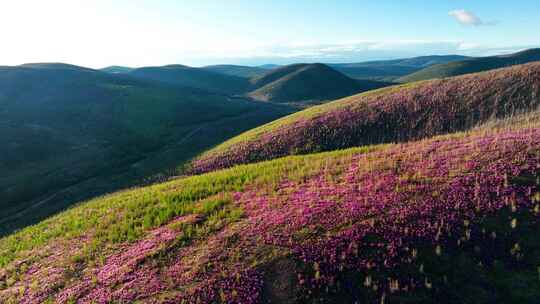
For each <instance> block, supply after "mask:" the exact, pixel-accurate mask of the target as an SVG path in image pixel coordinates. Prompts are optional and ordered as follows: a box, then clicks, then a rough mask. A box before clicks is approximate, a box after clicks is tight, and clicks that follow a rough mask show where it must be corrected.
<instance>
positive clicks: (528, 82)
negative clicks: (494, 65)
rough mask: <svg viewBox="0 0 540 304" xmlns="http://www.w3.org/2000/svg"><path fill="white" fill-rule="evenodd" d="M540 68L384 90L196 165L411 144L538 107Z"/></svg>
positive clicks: (324, 108)
mask: <svg viewBox="0 0 540 304" xmlns="http://www.w3.org/2000/svg"><path fill="white" fill-rule="evenodd" d="M539 105H540V64H539V63H531V64H526V65H521V66H516V67H511V68H506V69H499V70H494V71H490V72H484V73H478V74H471V75H466V76H460V77H455V78H449V79H443V80H433V81H426V82H420V83H413V84H408V85H404V86H397V87H390V88H384V89H380V90H376V91H371V92H367V93H363V94H359V95H355V96H352V97H347V98H345V99H341V100H338V101H335V102H332V103H329V104H324V105H321V106H317V107H313V108H310V109H307V110H305V111H302V112H299V113H295V114H292V115H290V116H288V117H285V118H282V119H279V120H277V121H274V122H272V123H270V124H267V125H264V126H262V127H259V128H256V129H253V130H251V131H248V132H246V133H244V134H242V135H240V136H238V137H236V138H233V139H231V140H229V141H227V142H225V143H224V144H222V145H220V146H218V147H216V148H215V149H213V150H210V151H208V152H207V153H205V154H203V155H202V156H200V157H199V158H197V159H195V160H194V161H193V163H192V167H191V169H190V173H194V174H199V173H204V172H211V171H214V170H217V169H222V168H227V167H231V166H234V165H238V164H246V163H252V162H257V161H262V160H269V159H274V158H278V157H282V156H286V155H294V154H306V153H313V152H320V151H330V150H335V149H343V148H348V147H354V146H362V145H369V144H379V143H389V142H404V141H408V140H417V139H421V138H428V137H431V136H434V135H439V134H446V133H452V132H456V131H463V130H468V129H471V128H473V127H475V126H477V125H479V124H482V123H485V122H486V121H489V120H492V119H500V118H504V117H511V116H513V115H516V114H520V113H524V112H529V111H533V110H536V109H538V106H539Z"/></svg>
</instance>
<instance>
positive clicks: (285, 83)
mask: <svg viewBox="0 0 540 304" xmlns="http://www.w3.org/2000/svg"><path fill="white" fill-rule="evenodd" d="M251 83H252V86H254V87H257V89H256V90H254V91H252V92H250V93H249V94H248V95H249V96H250V97H251V98H253V99H256V100H261V101H273V102H298V101H306V100H329V99H335V98H339V97H344V96H349V95H352V94H355V93H358V92H362V91H367V90H371V89H376V88H380V87H383V86H387V85H388V84H387V83H383V82H375V81H369V80H364V81H357V80H354V79H351V78H349V77H347V76H345V75H343V74H341V73H339V72H338V71H336V70H334V69H332V68H330V67H328V66H326V65H324V64H295V65H288V66H284V67H280V68H277V69H274V70H271V71H270V72H268V73H266V74H264V75H262V76H260V77H257V78H253V79H252V80H251Z"/></svg>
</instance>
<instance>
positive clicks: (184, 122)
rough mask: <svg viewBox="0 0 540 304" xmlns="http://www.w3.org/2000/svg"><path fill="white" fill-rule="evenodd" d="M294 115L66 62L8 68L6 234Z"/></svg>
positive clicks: (3, 72)
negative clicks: (247, 132) (277, 119)
mask: <svg viewBox="0 0 540 304" xmlns="http://www.w3.org/2000/svg"><path fill="white" fill-rule="evenodd" d="M290 112H291V110H290V109H288V108H287V107H284V106H282V107H278V106H274V105H265V104H257V103H253V102H248V101H244V100H241V99H230V98H227V97H225V96H220V95H216V94H213V93H207V92H205V91H202V90H199V89H191V88H179V87H175V86H168V85H164V84H159V83H155V82H147V81H143V80H139V79H135V78H132V77H129V76H122V75H117V74H108V73H104V72H100V71H95V70H91V69H86V68H81V67H76V66H70V65H64V64H30V65H24V66H17V67H2V68H0V124H1V127H0V138H2V139H3V144H2V145H1V146H0V171H1V172H2V174H1V175H0V206H1V208H0V234H3V233H6V232H8V231H11V230H12V229H14V228H18V227H23V226H25V225H27V224H30V223H35V222H36V221H37V220H39V219H42V218H43V217H45V216H48V215H50V214H53V213H55V212H56V211H58V210H61V209H63V208H65V207H67V206H69V205H70V204H72V203H74V202H76V201H80V200H82V199H85V198H89V197H93V196H95V195H99V194H102V193H107V192H110V191H114V190H117V189H120V188H122V187H128V186H131V185H133V184H135V183H140V182H142V181H143V180H144V179H150V180H151V179H152V178H153V176H154V175H156V174H158V173H166V175H169V174H174V173H173V172H174V170H173V169H174V168H177V167H178V166H180V165H182V164H183V163H184V162H185V161H186V160H188V159H189V158H191V157H193V156H195V155H197V154H198V153H200V152H201V151H203V150H205V149H207V148H209V147H211V146H213V145H215V144H217V143H220V142H222V141H223V140H225V139H227V138H229V137H231V136H233V135H234V134H238V133H240V132H242V131H245V130H248V129H250V128H252V127H254V126H257V125H260V124H262V123H265V122H268V121H271V120H274V119H276V118H278V117H280V116H283V115H285V114H287V113H290ZM167 170H171V172H169V173H167V172H165V171H167Z"/></svg>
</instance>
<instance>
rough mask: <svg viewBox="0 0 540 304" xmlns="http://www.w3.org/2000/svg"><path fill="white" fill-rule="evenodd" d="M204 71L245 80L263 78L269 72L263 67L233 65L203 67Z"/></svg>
mask: <svg viewBox="0 0 540 304" xmlns="http://www.w3.org/2000/svg"><path fill="white" fill-rule="evenodd" d="M202 69H203V70H207V71H210V72H214V73H221V74H225V75H231V76H238V77H244V78H252V77H257V76H261V75H263V74H264V73H266V72H267V71H268V70H267V69H265V68H261V67H250V66H243V65H231V64H221V65H209V66H205V67H202Z"/></svg>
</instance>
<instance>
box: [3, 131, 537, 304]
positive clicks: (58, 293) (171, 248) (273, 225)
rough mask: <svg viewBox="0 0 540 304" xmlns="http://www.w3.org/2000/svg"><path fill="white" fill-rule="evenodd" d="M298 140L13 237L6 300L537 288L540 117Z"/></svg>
mask: <svg viewBox="0 0 540 304" xmlns="http://www.w3.org/2000/svg"><path fill="white" fill-rule="evenodd" d="M511 124H512V126H513V127H512V128H511V129H504V128H503V129H499V130H491V129H483V130H481V131H474V132H470V133H460V134H454V135H449V136H440V137H436V138H433V139H429V140H423V141H419V142H411V143H406V144H390V145H378V146H369V147H362V148H353V149H348V150H342V151H336V152H328V153H322V154H315V155H309V156H293V157H286V158H283V159H278V160H273V161H269V162H263V163H260V164H251V165H246V166H239V167H235V168H233V169H228V170H224V171H218V172H213V173H209V174H205V175H200V176H194V177H188V178H181V179H177V180H174V181H170V182H167V183H164V184H160V185H154V186H150V187H144V188H138V189H132V190H129V191H123V192H120V193H116V194H112V195H108V196H105V197H102V198H98V199H94V200H92V201H89V202H86V203H82V204H80V205H78V206H77V207H75V208H72V209H70V210H68V211H65V212H63V213H61V214H59V215H57V216H55V217H53V218H50V219H47V220H46V221H44V222H41V223H40V224H38V225H36V226H33V227H28V228H26V229H24V230H21V231H20V232H17V233H15V234H13V235H11V236H9V237H5V238H3V239H0V302H3V303H12V302H13V303H41V302H54V303H81V304H84V303H96V302H97V303H246V304H255V303H354V302H359V303H448V304H450V303H481V304H484V303H485V304H488V303H534V302H535V301H536V300H537V299H538V298H539V297H540V281H539V280H538V269H537V268H538V265H540V242H539V238H538V233H537V232H538V229H540V220H539V217H538V215H539V214H540V209H539V201H540V192H539V190H540V184H539V183H538V180H539V179H538V178H539V175H538V168H539V167H540V157H539V156H540V155H539V151H540V128H539V124H538V121H537V122H536V123H535V124H526V125H518V124H516V123H511Z"/></svg>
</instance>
